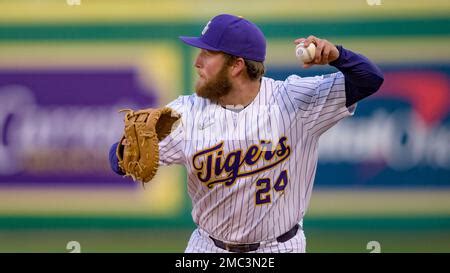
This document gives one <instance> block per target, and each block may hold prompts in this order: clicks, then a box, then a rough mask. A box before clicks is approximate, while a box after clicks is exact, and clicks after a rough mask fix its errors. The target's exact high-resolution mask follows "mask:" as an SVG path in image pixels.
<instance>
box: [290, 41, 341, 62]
mask: <svg viewBox="0 0 450 273" xmlns="http://www.w3.org/2000/svg"><path fill="white" fill-rule="evenodd" d="M302 42H303V43H304V44H305V47H308V46H309V44H311V43H313V44H315V45H316V56H315V57H314V59H313V60H312V61H311V62H309V63H304V64H303V68H309V67H311V66H313V65H315V64H322V65H323V64H329V63H331V62H332V61H335V60H337V59H338V58H339V50H338V49H337V48H336V46H335V45H334V44H332V43H330V42H329V41H327V40H325V39H320V38H317V37H316V36H312V35H310V36H309V37H308V38H306V39H305V38H299V39H296V40H295V41H294V43H295V44H299V43H302Z"/></svg>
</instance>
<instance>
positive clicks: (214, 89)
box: [195, 65, 232, 102]
mask: <svg viewBox="0 0 450 273" xmlns="http://www.w3.org/2000/svg"><path fill="white" fill-rule="evenodd" d="M227 68H228V67H227V66H226V65H224V66H223V67H222V68H221V69H220V71H219V72H218V73H217V75H216V76H215V77H214V78H212V79H210V80H209V81H207V82H205V83H203V84H202V85H199V82H197V84H196V85H195V92H196V93H197V95H198V96H199V97H202V98H206V99H210V100H211V101H214V102H218V100H219V98H221V97H223V96H225V95H227V94H228V93H230V91H231V87H232V85H231V81H230V79H229V77H228V74H227V73H228V71H227Z"/></svg>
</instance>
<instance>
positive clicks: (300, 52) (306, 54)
mask: <svg viewBox="0 0 450 273" xmlns="http://www.w3.org/2000/svg"><path fill="white" fill-rule="evenodd" d="M295 55H296V56H297V59H299V60H300V61H301V62H303V63H309V62H311V61H312V60H313V59H314V56H315V55H316V45H315V44H313V43H310V44H309V46H308V47H307V48H305V44H304V43H300V44H298V45H297V46H296V47H295Z"/></svg>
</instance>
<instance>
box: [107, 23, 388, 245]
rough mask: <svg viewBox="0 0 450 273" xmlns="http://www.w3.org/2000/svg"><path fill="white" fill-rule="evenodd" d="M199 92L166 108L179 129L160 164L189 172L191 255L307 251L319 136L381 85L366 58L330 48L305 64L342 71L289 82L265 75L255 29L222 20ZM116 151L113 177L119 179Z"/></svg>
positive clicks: (209, 41)
mask: <svg viewBox="0 0 450 273" xmlns="http://www.w3.org/2000/svg"><path fill="white" fill-rule="evenodd" d="M180 39H181V40H182V41H183V42H184V43H186V44H188V45H190V46H193V47H196V48H199V49H200V52H199V54H198V56H197V58H196V60H195V64H194V66H195V68H196V70H197V73H198V80H197V82H196V85H195V94H192V95H189V96H180V97H179V98H178V99H176V100H174V101H173V102H171V103H170V104H169V105H167V106H168V107H170V108H172V109H174V110H175V111H177V112H178V113H179V114H180V115H181V122H180V123H179V125H178V127H177V128H176V129H175V130H173V131H172V132H171V134H170V135H169V136H168V137H166V138H165V139H164V140H162V141H161V142H160V143H159V152H160V155H159V164H160V165H169V164H183V165H184V166H185V167H186V169H187V173H188V192H189V196H190V198H191V199H192V206H193V208H192V217H193V220H194V222H195V224H196V226H197V228H196V230H194V232H193V233H192V236H191V238H190V240H189V243H188V245H187V248H186V250H185V251H186V252H218V253H226V252H258V253H260V252H305V249H306V239H305V235H304V232H303V227H302V219H303V217H304V215H305V213H306V211H307V208H308V204H309V200H310V197H311V192H312V188H313V183H314V176H315V172H316V167H317V159H318V158H317V150H318V141H319V137H320V136H321V135H322V134H323V133H324V132H325V131H326V130H328V129H329V128H331V127H332V126H333V125H334V124H336V123H337V122H338V121H340V120H341V119H343V118H345V117H347V116H350V115H352V114H353V113H354V110H355V107H356V102H358V101H359V100H361V99H363V98H365V97H367V96H369V95H371V94H373V93H374V92H376V91H377V90H378V89H379V88H380V86H381V84H382V83H383V75H382V73H381V71H380V70H379V68H377V66H376V65H375V64H373V63H372V62H371V61H370V60H368V59H367V58H366V57H364V56H362V55H360V54H356V53H354V52H352V51H350V50H348V49H345V48H344V47H342V46H335V45H333V44H332V43H330V42H329V41H327V40H324V39H320V38H317V37H315V36H309V37H308V38H300V39H297V40H295V41H294V42H295V43H296V44H299V43H301V42H303V43H304V44H305V46H308V45H309V44H310V43H314V44H315V45H316V52H315V58H314V59H313V60H312V61H311V62H309V63H305V64H304V67H305V68H308V67H310V66H312V65H326V64H328V65H331V66H334V67H336V68H337V69H338V70H339V72H337V73H332V74H327V75H321V76H315V77H307V78H303V77H300V76H297V75H292V76H289V77H288V78H287V79H284V80H274V79H270V78H267V77H264V76H263V74H264V70H265V68H264V64H263V62H264V60H265V57H266V40H265V37H264V35H263V33H262V32H261V30H260V29H259V28H258V27H257V26H256V25H255V24H254V23H252V22H250V21H248V20H246V19H244V18H241V17H237V16H233V15H228V14H221V15H218V16H216V17H214V18H212V19H211V21H209V22H208V23H207V24H206V26H205V27H204V28H203V31H202V34H201V36H200V37H180ZM116 147H117V143H116V144H114V145H113V146H112V147H111V152H110V161H111V167H112V169H113V170H114V171H115V172H117V173H118V174H123V172H122V171H121V170H120V168H119V167H118V164H117V156H116V154H115V150H116Z"/></svg>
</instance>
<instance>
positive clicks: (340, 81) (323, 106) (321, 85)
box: [284, 72, 356, 136]
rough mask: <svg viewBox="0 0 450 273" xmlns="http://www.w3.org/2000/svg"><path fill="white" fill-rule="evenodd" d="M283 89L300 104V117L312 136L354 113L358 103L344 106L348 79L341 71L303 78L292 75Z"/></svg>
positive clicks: (295, 102) (298, 115)
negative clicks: (346, 80)
mask: <svg viewBox="0 0 450 273" xmlns="http://www.w3.org/2000/svg"><path fill="white" fill-rule="evenodd" d="M284 88H285V89H286V91H287V95H288V97H289V98H290V100H291V101H292V103H293V104H294V105H295V106H296V107H297V111H298V112H297V117H298V118H299V119H301V122H302V124H303V126H304V129H305V130H306V131H307V132H308V133H310V134H311V135H316V136H320V135H321V134H322V133H324V132H325V131H326V130H328V129H329V128H331V127H332V126H333V125H335V124H336V123H337V122H338V121H340V120H341V119H343V118H345V117H347V116H350V115H353V113H354V111H355V108H356V104H353V105H351V106H349V107H347V106H346V105H345V103H346V97H345V78H344V75H343V74H342V72H337V73H333V74H326V75H321V76H315V77H306V78H302V77H299V76H297V75H292V76H289V77H288V78H287V79H286V81H285V82H284Z"/></svg>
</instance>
